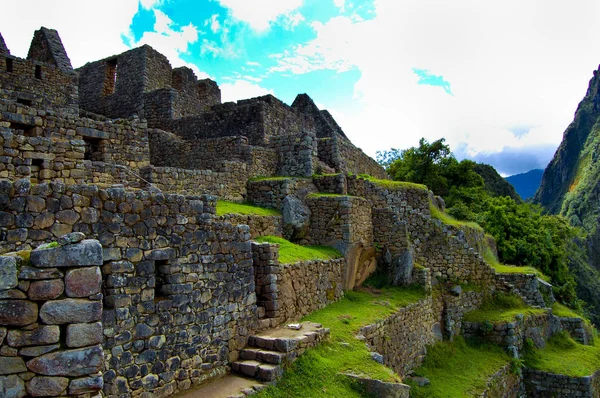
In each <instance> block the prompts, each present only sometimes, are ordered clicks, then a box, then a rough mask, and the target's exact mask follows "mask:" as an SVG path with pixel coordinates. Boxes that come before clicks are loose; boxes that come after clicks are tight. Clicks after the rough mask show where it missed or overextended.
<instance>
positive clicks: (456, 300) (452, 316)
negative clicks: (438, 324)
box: [441, 289, 484, 340]
mask: <svg viewBox="0 0 600 398" xmlns="http://www.w3.org/2000/svg"><path fill="white" fill-rule="evenodd" d="M461 290H462V289H461ZM441 300H442V301H443V310H442V327H443V333H444V337H445V338H446V339H448V340H452V339H454V337H456V336H458V335H460V333H461V331H462V325H463V317H464V315H465V314H466V313H467V312H469V311H473V310H476V309H478V308H479V307H481V304H483V300H484V293H483V292H476V291H470V292H461V293H460V294H458V295H457V294H447V293H446V294H443V295H442V296H441Z"/></svg>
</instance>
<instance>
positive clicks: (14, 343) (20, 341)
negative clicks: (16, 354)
mask: <svg viewBox="0 0 600 398" xmlns="http://www.w3.org/2000/svg"><path fill="white" fill-rule="evenodd" d="M59 340H60V328H59V327H58V326H54V325H53V326H40V327H38V328H36V329H33V330H11V331H10V332H8V336H7V338H6V341H7V343H8V345H9V346H11V347H25V346H34V345H44V344H54V343H58V342H59Z"/></svg>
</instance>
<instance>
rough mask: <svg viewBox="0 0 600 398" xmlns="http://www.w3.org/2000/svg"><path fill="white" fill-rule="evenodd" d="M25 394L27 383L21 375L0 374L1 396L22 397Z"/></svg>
mask: <svg viewBox="0 0 600 398" xmlns="http://www.w3.org/2000/svg"><path fill="white" fill-rule="evenodd" d="M25 395H27V392H26V391H25V383H24V382H23V380H22V379H21V378H20V377H19V376H17V375H10V376H0V397H3V398H22V397H24V396H25Z"/></svg>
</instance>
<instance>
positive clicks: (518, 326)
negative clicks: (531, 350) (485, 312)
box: [463, 310, 561, 352]
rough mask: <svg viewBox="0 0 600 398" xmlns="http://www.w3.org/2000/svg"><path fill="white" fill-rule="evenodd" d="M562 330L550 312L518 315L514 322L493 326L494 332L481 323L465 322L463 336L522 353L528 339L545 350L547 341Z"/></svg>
mask: <svg viewBox="0 0 600 398" xmlns="http://www.w3.org/2000/svg"><path fill="white" fill-rule="evenodd" d="M560 330H561V329H560V322H559V320H558V318H557V317H555V316H554V315H552V312H551V311H550V310H548V311H547V312H544V313H542V314H532V315H528V316H527V317H523V316H522V315H521V316H519V315H518V316H517V317H516V319H515V321H513V322H499V323H495V324H493V329H492V330H487V329H486V327H485V326H484V325H483V324H481V323H474V322H467V321H463V334H464V335H465V336H466V337H483V338H484V339H485V340H487V341H489V342H492V343H494V344H498V345H500V346H502V347H505V348H507V349H508V350H509V351H512V352H520V351H521V349H522V348H523V344H524V342H525V340H527V339H531V340H533V342H534V343H535V345H536V347H538V348H543V347H545V345H546V341H547V340H548V339H549V338H550V337H552V336H554V335H555V334H556V333H558V332H559V331H560Z"/></svg>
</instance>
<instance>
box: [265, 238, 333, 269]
mask: <svg viewBox="0 0 600 398" xmlns="http://www.w3.org/2000/svg"><path fill="white" fill-rule="evenodd" d="M255 240H256V241H257V242H259V243H277V244H278V245H279V263H280V264H294V263H297V262H299V261H312V260H332V259H335V258H341V257H342V253H340V252H339V251H338V250H336V249H334V248H333V247H329V246H300V245H297V244H295V243H292V242H290V241H288V240H286V239H283V238H280V237H277V236H262V237H260V238H257V239H255Z"/></svg>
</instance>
